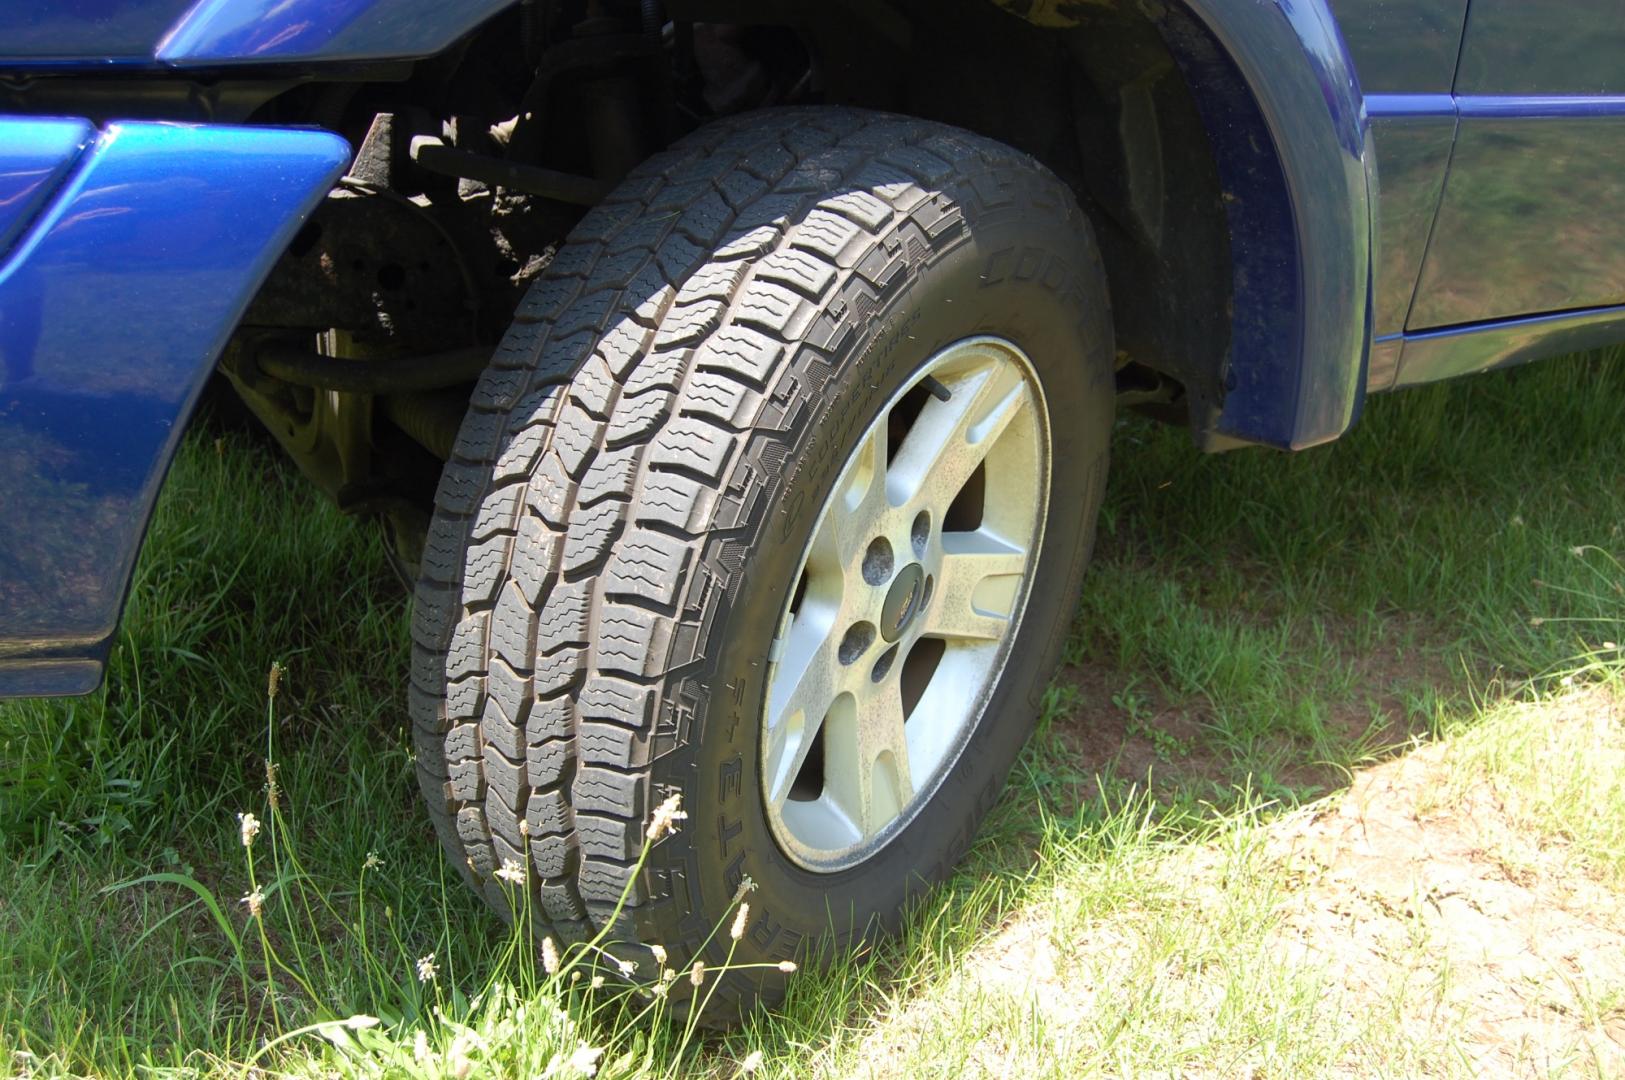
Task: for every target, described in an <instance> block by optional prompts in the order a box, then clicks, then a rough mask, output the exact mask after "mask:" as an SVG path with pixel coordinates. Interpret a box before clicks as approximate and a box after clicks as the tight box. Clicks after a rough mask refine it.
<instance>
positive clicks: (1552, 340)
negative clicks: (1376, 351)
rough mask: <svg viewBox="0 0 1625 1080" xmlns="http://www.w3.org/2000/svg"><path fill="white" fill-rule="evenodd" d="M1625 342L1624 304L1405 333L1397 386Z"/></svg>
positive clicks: (1435, 380)
mask: <svg viewBox="0 0 1625 1080" xmlns="http://www.w3.org/2000/svg"><path fill="white" fill-rule="evenodd" d="M1621 340H1625V305H1618V306H1611V307H1601V308H1592V309H1589V310H1585V311H1570V312H1564V313H1562V314H1558V315H1535V316H1531V317H1528V318H1522V319H1503V320H1499V321H1496V322H1490V323H1484V324H1480V325H1477V326H1461V327H1451V328H1448V329H1443V330H1424V331H1419V332H1416V333H1410V334H1406V335H1405V338H1404V356H1403V358H1402V359H1401V360H1400V364H1399V378H1398V379H1397V381H1396V382H1395V384H1394V385H1395V387H1396V388H1398V387H1404V386H1418V385H1421V384H1422V383H1429V382H1437V381H1438V380H1440V379H1453V378H1456V377H1457V376H1460V375H1471V374H1473V373H1475V372H1480V371H1488V370H1491V369H1493V368H1502V367H1511V366H1513V365H1514V364H1526V363H1529V362H1530V361H1533V360H1544V359H1546V358H1547V357H1551V356H1562V355H1565V354H1567V353H1575V352H1585V351H1587V350H1589V349H1597V348H1602V347H1603V346H1605V345H1615V344H1618V343H1619V342H1620V341H1621Z"/></svg>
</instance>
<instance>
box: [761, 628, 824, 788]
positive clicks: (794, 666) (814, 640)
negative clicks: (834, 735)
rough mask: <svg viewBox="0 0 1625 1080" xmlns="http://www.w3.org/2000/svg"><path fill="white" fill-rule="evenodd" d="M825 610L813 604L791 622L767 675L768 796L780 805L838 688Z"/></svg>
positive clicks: (799, 770)
mask: <svg viewBox="0 0 1625 1080" xmlns="http://www.w3.org/2000/svg"><path fill="white" fill-rule="evenodd" d="M832 625H833V620H831V619H830V618H828V616H827V613H826V612H824V611H823V610H821V609H818V608H814V609H812V610H811V611H807V612H805V613H804V614H803V615H801V616H800V617H798V618H796V619H795V620H794V621H792V622H791V624H790V627H789V630H788V633H786V635H785V637H784V642H783V646H782V648H781V650H780V655H779V658H778V661H777V663H776V664H775V666H774V668H773V671H772V673H771V675H770V679H771V684H770V685H771V687H772V689H771V691H770V692H769V697H768V702H767V754H766V759H765V760H766V764H767V773H766V780H767V784H768V798H769V801H770V802H772V804H773V805H774V806H779V805H781V804H783V802H784V800H785V798H786V797H787V796H788V795H789V794H790V785H791V784H793V783H794V782H795V779H796V775H797V774H798V773H800V772H801V766H802V765H803V764H804V763H805V762H806V760H807V754H808V753H809V752H811V750H812V748H813V746H814V745H815V744H816V743H817V741H818V737H819V730H820V728H821V727H822V725H823V723H824V718H825V717H826V716H827V715H829V711H830V707H831V706H832V705H833V704H834V702H835V699H836V696H837V695H838V694H839V693H840V685H839V682H838V677H839V672H840V670H841V665H840V661H839V658H838V656H837V655H836V653H837V648H838V644H839V643H838V642H837V640H836V635H835V634H834V633H833V632H832V630H831V627H832Z"/></svg>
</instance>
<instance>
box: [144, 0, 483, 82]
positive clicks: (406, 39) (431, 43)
mask: <svg viewBox="0 0 1625 1080" xmlns="http://www.w3.org/2000/svg"><path fill="white" fill-rule="evenodd" d="M513 2H514V0H460V2H458V3H447V2H446V0H277V2H275V3H272V2H268V0H199V3H198V4H197V6H195V7H194V8H193V9H192V10H191V11H190V12H188V13H187V15H186V17H185V18H184V19H182V20H181V21H180V22H178V23H177V24H176V25H175V27H174V29H172V30H171V31H170V33H169V35H168V37H167V38H166V39H165V40H164V41H163V42H162V44H160V45H159V47H158V49H157V57H158V59H159V60H161V61H163V62H164V63H167V64H174V65H177V66H180V65H199V64H219V63H224V62H228V61H229V62H234V63H236V62H245V61H247V62H254V61H262V62H263V61H276V62H279V63H288V62H292V61H308V60H371V59H380V58H386V57H387V58H396V57H415V56H431V55H433V54H435V53H438V52H440V51H441V50H443V49H445V48H446V47H447V46H449V45H451V43H452V42H454V41H456V40H457V39H458V38H460V37H462V36H463V35H464V34H466V33H468V32H469V31H471V30H473V29H474V28H475V27H477V26H479V25H480V24H481V23H482V22H484V21H485V20H486V19H489V18H490V17H491V16H492V15H495V14H496V13H497V12H499V11H502V10H503V9H505V8H507V7H510V6H511V5H512V4H513Z"/></svg>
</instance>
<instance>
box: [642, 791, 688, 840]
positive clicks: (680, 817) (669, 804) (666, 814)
mask: <svg viewBox="0 0 1625 1080" xmlns="http://www.w3.org/2000/svg"><path fill="white" fill-rule="evenodd" d="M682 806H683V793H682V792H680V791H674V792H672V793H671V794H670V795H668V796H666V801H665V802H663V803H661V804H660V805H659V806H657V807H655V812H654V813H653V814H651V815H650V816H649V828H648V831H647V832H646V833H645V835H646V836H648V838H649V840H650V842H653V841H655V840H659V839H660V838H661V837H662V836H665V835H666V834H667V833H674V832H676V831H677V823H678V822H679V821H686V820H687V819H688V814H687V813H685V812H684V810H683V809H682Z"/></svg>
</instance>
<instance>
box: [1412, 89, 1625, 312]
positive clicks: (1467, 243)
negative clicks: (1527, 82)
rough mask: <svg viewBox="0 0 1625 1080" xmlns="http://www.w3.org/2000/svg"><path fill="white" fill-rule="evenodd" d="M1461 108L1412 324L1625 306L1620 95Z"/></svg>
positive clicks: (1471, 102) (1624, 124) (1487, 102)
mask: <svg viewBox="0 0 1625 1080" xmlns="http://www.w3.org/2000/svg"><path fill="white" fill-rule="evenodd" d="M1457 103H1458V106H1459V108H1460V112H1461V117H1462V120H1461V127H1460V131H1459V133H1458V135H1457V137H1456V147H1455V153H1454V156H1453V158H1452V161H1451V165H1450V180H1449V182H1448V183H1447V184H1446V186H1445V193H1444V199H1443V202H1442V203H1441V205H1440V207H1439V215H1438V221H1437V222H1436V224H1435V225H1434V229H1433V238H1432V241H1431V243H1430V244H1429V247H1428V255H1427V260H1426V262H1425V264H1424V266H1423V269H1422V276H1421V281H1420V283H1419V285H1418V287H1417V295H1416V303H1415V306H1414V307H1413V309H1412V312H1411V317H1410V320H1409V323H1408V325H1409V327H1410V328H1412V329H1421V328H1427V327H1439V326H1452V325H1457V324H1462V323H1477V322H1483V321H1487V320H1491V319H1500V318H1507V317H1512V316H1518V315H1526V314H1533V313H1537V312H1555V311H1570V310H1577V309H1585V308H1597V307H1609V306H1612V305H1615V304H1621V303H1625V182H1622V180H1621V177H1625V98H1585V99H1552V98H1544V97H1543V98H1523V99H1519V98H1504V97H1490V98H1483V97H1461V98H1458V99H1457Z"/></svg>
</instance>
